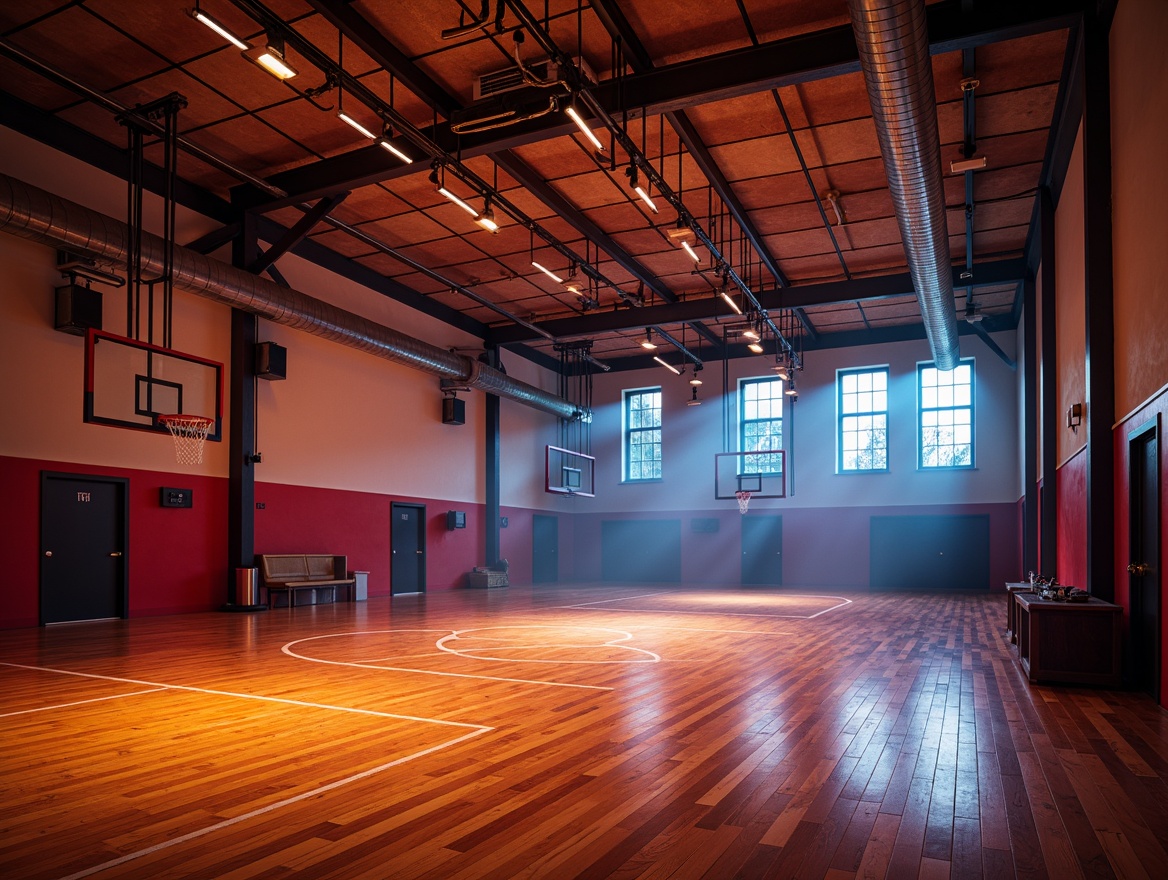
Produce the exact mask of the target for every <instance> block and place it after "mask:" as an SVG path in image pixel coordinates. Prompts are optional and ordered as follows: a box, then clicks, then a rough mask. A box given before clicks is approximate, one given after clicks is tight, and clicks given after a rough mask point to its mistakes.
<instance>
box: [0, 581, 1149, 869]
mask: <svg viewBox="0 0 1168 880" xmlns="http://www.w3.org/2000/svg"><path fill="white" fill-rule="evenodd" d="M1004 609H1005V599H1004V596H1002V595H992V596H969V595H915V594H899V595H868V594H845V595H843V596H842V597H839V598H834V597H830V596H826V595H822V596H816V595H812V594H811V593H809V592H807V593H805V592H802V591H798V590H794V589H790V588H788V589H784V590H766V589H756V590H747V589H742V588H726V589H725V590H711V589H702V590H698V589H682V590H678V589H676V588H664V587H662V588H653V587H642V586H639V587H624V588H618V587H612V586H608V587H604V588H573V589H567V588H558V589H557V588H552V589H542V588H541V589H535V590H533V589H530V588H522V587H511V588H509V589H506V590H493V591H489V592H487V591H459V592H455V593H432V594H430V595H428V596H424V597H423V596H411V597H398V598H396V599H394V600H392V602H391V600H389V599H387V598H382V599H374V600H370V601H369V602H363V603H356V604H339V605H326V606H315V607H313V606H307V607H301V608H296V609H294V610H292V611H289V610H287V609H280V610H277V611H270V612H266V613H259V614H224V613H219V614H202V615H187V616H181V617H169V618H147V619H139V620H131V621H110V622H101V623H89V624H78V625H70V626H59V627H52V628H48V629H41V630H22V631H9V632H3V633H0V742H2V743H3V747H2V749H0V786H2V791H0V877H4V878H8V880H16V878H59V877H85V876H95V877H101V878H109V877H133V878H171V877H198V878H253V877H255V878H283V877H296V878H324V877H336V878H380V880H384V878H443V880H449V878H467V880H470V878H516V877H551V878H570V877H595V878H599V877H617V878H667V877H672V878H701V877H706V878H730V877H760V878H763V877H765V878H781V877H799V878H832V880H843V878H852V877H889V878H897V880H899V878H909V877H925V878H940V877H955V878H958V877H1032V878H1040V877H1047V878H1051V880H1065V878H1075V877H1149V878H1163V877H1168V854H1166V850H1168V713H1166V712H1164V711H1163V710H1161V709H1159V708H1157V707H1156V706H1155V705H1154V703H1153V702H1152V701H1151V700H1150V699H1149V698H1148V697H1145V696H1141V695H1137V694H1129V693H1119V692H1113V691H1103V690H1093V689H1078V688H1073V687H1031V686H1030V685H1028V684H1027V683H1026V682H1025V680H1024V679H1023V677H1022V675H1021V673H1020V672H1019V670H1018V668H1017V665H1016V663H1015V661H1014V659H1013V657H1012V655H1011V653H1010V650H1009V648H1008V645H1007V643H1006V641H1005V639H1004V638H1003V630H1004V623H1005V620H1004V617H1005V611H1004Z"/></svg>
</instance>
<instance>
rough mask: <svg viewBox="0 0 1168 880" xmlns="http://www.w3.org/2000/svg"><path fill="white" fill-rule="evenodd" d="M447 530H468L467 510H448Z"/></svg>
mask: <svg viewBox="0 0 1168 880" xmlns="http://www.w3.org/2000/svg"><path fill="white" fill-rule="evenodd" d="M446 528H447V529H448V530H449V531H452V532H453V531H454V530H455V529H465V528H466V511H465V510H448V511H446Z"/></svg>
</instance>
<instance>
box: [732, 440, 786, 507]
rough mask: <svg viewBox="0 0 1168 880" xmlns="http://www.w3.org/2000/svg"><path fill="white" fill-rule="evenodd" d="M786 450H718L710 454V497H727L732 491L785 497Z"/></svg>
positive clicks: (758, 496)
mask: <svg viewBox="0 0 1168 880" xmlns="http://www.w3.org/2000/svg"><path fill="white" fill-rule="evenodd" d="M786 459H787V453H786V452H785V451H783V450H782V449H776V450H772V451H768V452H718V453H715V455H714V498H715V499H717V500H731V499H733V498H734V493H735V492H741V491H746V492H749V493H750V495H751V497H752V498H786V497H787V467H786Z"/></svg>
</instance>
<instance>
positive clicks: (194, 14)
mask: <svg viewBox="0 0 1168 880" xmlns="http://www.w3.org/2000/svg"><path fill="white" fill-rule="evenodd" d="M191 18H193V19H194V20H195V21H198V22H202V23H203V24H205V25H206V26H207V27H209V28H210V29H211V30H213V31H214V32H215V33H217V34H218V35H219V36H221V37H222V38H223V39H225V40H226V41H227V42H229V43H230V44H231V45H232V46H234V47H235V48H236V49H239V50H241V51H243V52H246V51H247V50H248V49H250V48H251V46H250V45H249V44H248V43H246V42H244V41H243V40H241V39H240V38H239V37H237V36H235V34H233V33H231V31H229V30H227V28H225V27H224V26H223V25H222V24H220V23H219V22H218V21H216V20H215V19H214V18H212V17H211V16H209V15H207V13H205V12H203V10H201V9H199V8H198V7H197V6H196V7H195V8H194V9H192V10H191Z"/></svg>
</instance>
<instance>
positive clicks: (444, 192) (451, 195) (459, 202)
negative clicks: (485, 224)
mask: <svg viewBox="0 0 1168 880" xmlns="http://www.w3.org/2000/svg"><path fill="white" fill-rule="evenodd" d="M438 192H440V193H442V195H444V196H446V198H448V199H450V201H452V202H454V204H456V205H458V207H460V208H462V210H464V211H466V213H468V214H470V215H471V216H472V217H474V218H475V219H476V220H477V219H478V218H479V212H478V211H476V210H475V209H474V208H472V207H471V206H470V205H468V204H467V203H466V202H464V201H463V200H462V199H460V198H459V197H458V196H456V195H455V194H454V193H452V192H451V191H450V190H448V189H447V188H446V187H444V186H440V187H438Z"/></svg>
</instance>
